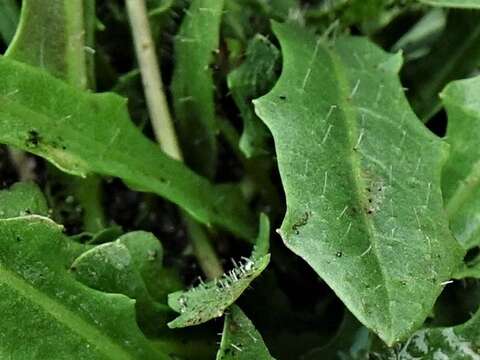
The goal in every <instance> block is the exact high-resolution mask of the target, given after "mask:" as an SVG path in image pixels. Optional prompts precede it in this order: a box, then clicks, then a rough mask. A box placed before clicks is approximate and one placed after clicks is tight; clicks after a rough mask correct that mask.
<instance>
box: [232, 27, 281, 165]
mask: <svg viewBox="0 0 480 360" xmlns="http://www.w3.org/2000/svg"><path fill="white" fill-rule="evenodd" d="M279 57H280V54H279V51H278V50H277V48H276V47H275V46H274V45H273V44H272V43H271V42H270V41H268V39H267V38H266V37H264V36H262V35H259V34H257V35H255V37H254V38H253V39H252V40H250V43H249V45H248V48H247V53H246V58H245V61H244V62H243V64H242V65H240V66H239V67H238V68H237V69H235V70H233V71H232V72H231V73H230V74H229V75H228V78H227V81H228V88H229V89H230V92H231V93H232V96H233V99H234V100H235V103H236V104H237V106H238V108H239V110H240V114H241V115H242V118H243V133H242V136H241V138H240V144H239V145H240V149H241V150H242V151H243V153H244V154H245V155H246V157H247V158H249V157H253V156H259V155H266V154H268V153H269V152H270V149H269V146H268V145H269V144H268V141H269V140H270V138H271V136H270V133H269V132H268V129H267V128H266V127H265V125H264V124H263V123H262V121H261V120H260V119H259V118H258V117H257V116H256V115H255V112H254V109H253V105H252V99H254V98H256V97H259V96H261V95H263V94H265V93H266V92H267V91H268V90H269V89H270V88H271V87H272V85H273V83H274V81H275V80H276V73H275V70H276V65H277V64H278V60H279Z"/></svg>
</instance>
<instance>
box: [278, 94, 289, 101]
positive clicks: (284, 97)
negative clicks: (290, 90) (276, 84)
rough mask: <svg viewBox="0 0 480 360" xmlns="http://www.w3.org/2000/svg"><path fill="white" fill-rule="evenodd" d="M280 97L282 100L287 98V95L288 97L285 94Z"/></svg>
mask: <svg viewBox="0 0 480 360" xmlns="http://www.w3.org/2000/svg"><path fill="white" fill-rule="evenodd" d="M278 98H279V99H280V100H287V97H286V96H285V95H280V96H279V97H278Z"/></svg>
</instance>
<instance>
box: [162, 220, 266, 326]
mask: <svg viewBox="0 0 480 360" xmlns="http://www.w3.org/2000/svg"><path fill="white" fill-rule="evenodd" d="M269 230H270V224H269V221H268V218H267V217H266V216H265V215H262V216H261V217H260V230H259V233H258V237H257V241H256V244H257V245H256V246H255V248H254V250H253V252H252V255H251V256H250V258H248V259H243V261H242V262H241V263H240V264H237V265H236V266H235V267H234V268H233V269H232V270H231V271H229V272H228V273H225V274H223V276H222V277H221V278H220V279H215V280H213V281H209V282H208V283H201V284H200V285H199V286H197V287H194V288H192V289H190V290H188V291H177V292H174V293H172V294H170V295H169V296H168V305H169V306H170V307H171V308H172V309H173V310H175V311H176V312H178V313H180V315H179V316H178V317H177V318H176V319H174V320H173V321H171V322H169V323H168V326H169V327H170V328H180V327H187V326H192V325H199V324H202V323H205V322H207V321H209V320H211V319H214V318H217V317H220V316H222V315H223V313H224V312H225V310H226V309H227V308H228V307H229V306H230V305H232V304H233V303H234V302H235V301H236V300H237V299H238V298H239V297H240V295H242V293H243V292H244V291H245V290H246V289H247V288H248V286H249V285H250V283H251V282H252V281H253V280H254V279H255V278H256V277H258V276H259V275H260V274H261V273H262V271H263V270H265V268H266V267H267V265H268V263H269V262H270V254H268V253H267V252H268V239H269V236H270V231H269Z"/></svg>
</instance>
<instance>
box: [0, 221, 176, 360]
mask: <svg viewBox="0 0 480 360" xmlns="http://www.w3.org/2000/svg"><path fill="white" fill-rule="evenodd" d="M0 239H1V240H0V274H1V276H0V282H1V283H2V286H1V290H0V299H1V301H0V302H1V303H0V309H1V311H2V322H1V325H0V333H1V336H0V337H1V339H2V340H1V341H0V352H1V353H2V354H8V356H9V357H10V358H15V359H34V358H38V359H48V358H51V357H52V356H55V358H56V359H71V358H72V356H73V357H75V358H78V359H116V360H117V359H139V358H142V359H152V360H153V359H155V360H158V359H167V358H168V357H167V356H166V355H163V354H162V353H159V352H156V351H153V350H152V349H151V348H150V345H149V343H148V341H147V340H146V338H145V337H144V336H143V335H142V333H141V332H140V330H139V329H138V327H137V325H136V323H135V317H134V302H133V301H132V300H130V299H128V298H127V297H125V296H123V295H112V294H104V293H100V292H98V291H95V290H92V289H89V288H87V287H85V286H83V285H82V284H80V283H78V282H77V281H75V280H74V278H73V276H72V275H71V274H70V273H69V272H68V271H67V269H68V267H69V266H70V263H69V261H70V260H69V259H70V254H71V248H70V247H71V246H72V244H73V245H74V246H77V244H75V243H73V242H71V241H70V240H68V239H67V238H66V237H65V236H64V235H63V234H62V228H61V227H60V226H58V225H56V224H55V223H53V222H52V221H51V220H49V219H48V218H44V217H40V216H36V215H32V216H27V217H19V218H11V219H6V220H0ZM26 344H28V346H26ZM52 354H55V355H52Z"/></svg>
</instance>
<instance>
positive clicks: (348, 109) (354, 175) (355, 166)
mask: <svg viewBox="0 0 480 360" xmlns="http://www.w3.org/2000/svg"><path fill="white" fill-rule="evenodd" d="M324 49H325V52H326V54H327V55H328V56H329V57H330V61H331V63H332V67H333V70H334V72H335V76H336V78H337V80H338V95H339V103H340V104H339V105H340V106H339V110H340V113H341V114H343V116H342V118H343V119H344V121H345V133H346V138H347V141H348V144H347V147H348V149H353V148H354V146H355V142H356V139H357V136H358V128H357V123H356V119H357V116H356V110H355V108H354V107H353V106H351V105H350V104H349V103H348V102H347V99H348V97H349V95H350V94H349V92H348V89H349V88H350V85H349V81H348V76H347V75H346V74H345V72H344V69H343V67H344V65H343V61H342V59H340V57H339V56H338V55H336V54H335V53H333V52H332V51H331V50H330V49H329V48H328V47H327V46H324ZM339 64H341V65H339ZM342 109H343V111H342ZM349 130H351V131H349ZM349 153H350V158H349V160H350V161H349V162H350V165H351V172H349V173H350V174H351V180H352V183H353V189H352V192H353V194H354V196H355V200H356V201H357V203H358V204H359V205H362V204H364V203H366V201H365V200H366V199H364V196H363V195H362V194H363V193H362V189H363V188H365V187H366V184H364V182H363V180H362V176H361V169H362V166H361V161H360V159H359V156H357V155H356V154H355V152H354V151H353V150H350V151H349ZM359 213H360V218H361V220H362V222H363V224H364V227H365V228H366V229H367V233H368V238H369V240H370V241H369V242H370V244H371V246H372V251H373V252H374V254H375V259H376V260H377V264H378V268H379V271H380V274H381V276H382V279H383V283H384V286H383V288H384V289H385V298H384V299H385V301H386V304H387V306H386V309H387V310H388V314H389V316H388V317H387V320H388V321H389V324H388V325H389V326H388V329H389V330H391V329H392V316H391V314H392V309H391V306H390V304H391V302H390V298H391V296H390V292H389V289H388V283H387V276H386V274H385V271H384V269H383V267H382V266H381V264H380V260H379V259H380V257H379V250H378V244H377V242H376V241H375V240H376V237H375V235H374V233H375V225H374V223H373V221H372V219H370V218H369V217H368V216H367V215H366V214H365V212H364V211H363V208H362V210H361V211H359ZM380 325H381V324H380Z"/></svg>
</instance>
